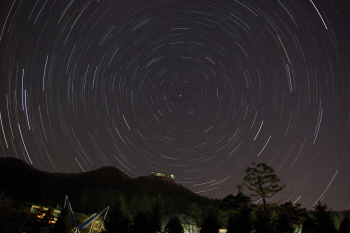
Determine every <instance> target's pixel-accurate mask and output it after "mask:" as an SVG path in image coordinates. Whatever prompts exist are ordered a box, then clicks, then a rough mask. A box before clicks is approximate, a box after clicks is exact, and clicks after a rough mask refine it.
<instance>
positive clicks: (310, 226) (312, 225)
mask: <svg viewBox="0 0 350 233" xmlns="http://www.w3.org/2000/svg"><path fill="white" fill-rule="evenodd" d="M301 233H317V223H316V221H315V219H314V218H313V217H311V216H309V217H308V218H306V220H305V222H304V224H303V228H302V231H301Z"/></svg>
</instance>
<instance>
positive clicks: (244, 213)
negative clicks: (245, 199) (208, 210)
mask: <svg viewBox="0 0 350 233" xmlns="http://www.w3.org/2000/svg"><path fill="white" fill-rule="evenodd" d="M251 212H252V211H251V209H250V208H249V207H248V206H246V207H243V208H241V209H240V211H239V212H236V213H231V214H230V216H229V218H228V226H227V233H250V232H251V231H252V217H251Z"/></svg>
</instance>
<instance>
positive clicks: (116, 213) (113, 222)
mask: <svg viewBox="0 0 350 233" xmlns="http://www.w3.org/2000/svg"><path fill="white" fill-rule="evenodd" d="M104 224H105V229H106V230H107V231H108V232H111V233H127V232H129V226H130V220H129V217H128V214H127V211H126V207H125V202H124V198H123V196H119V198H118V201H117V202H116V203H115V204H114V205H113V206H112V207H111V208H110V211H109V213H108V215H107V220H106V221H105V223H104Z"/></svg>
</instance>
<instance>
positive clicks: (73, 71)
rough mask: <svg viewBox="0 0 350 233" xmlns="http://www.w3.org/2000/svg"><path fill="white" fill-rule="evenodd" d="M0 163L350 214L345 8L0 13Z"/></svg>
mask: <svg viewBox="0 0 350 233" xmlns="http://www.w3.org/2000/svg"><path fill="white" fill-rule="evenodd" d="M1 4H2V6H1V8H0V9H1V13H0V15H1V18H0V27H1V28H0V29H1V34H0V55H1V56H0V59H1V63H0V65H1V68H0V69H1V80H0V88H1V89H0V114H1V129H2V136H1V139H0V143H1V144H0V145H1V156H2V157H16V158H19V159H22V160H24V161H26V162H28V163H30V164H32V165H33V166H35V167H37V168H39V169H41V170H44V171H51V172H85V171H89V170H93V169H97V168H99V167H102V166H115V167H118V168H119V169H121V170H122V171H124V172H125V173H126V174H128V175H130V176H131V177H137V176H141V175H142V176H145V175H148V174H149V173H150V172H151V171H164V172H168V173H173V174H175V175H176V182H177V183H179V184H182V185H183V186H185V187H187V188H189V189H191V190H192V191H194V192H196V193H198V194H200V195H205V196H208V197H212V198H223V197H225V196H226V195H228V194H231V193H236V185H237V184H239V183H241V181H242V178H243V176H244V169H245V168H246V167H247V166H250V164H251V162H258V163H259V162H265V163H267V164H269V165H270V166H272V167H274V168H275V169H276V172H277V174H278V175H279V176H280V178H281V180H282V181H283V183H284V184H286V185H287V189H286V190H285V191H284V192H283V193H281V194H279V195H277V196H275V197H274V198H272V199H270V200H268V201H269V202H278V201H287V200H290V201H292V202H295V201H297V202H300V203H301V204H303V205H304V206H305V207H307V208H311V207H312V205H313V204H314V203H315V202H317V201H318V200H322V201H324V202H326V203H327V204H328V205H329V206H330V207H332V208H333V209H335V210H342V209H346V208H350V200H348V198H347V197H348V196H349V194H350V187H349V185H348V182H346V181H347V180H348V179H349V177H350V174H349V171H348V167H349V166H350V159H349V156H350V148H349V145H348V144H349V142H350V129H349V120H350V73H349V71H350V70H349V65H350V64H349V62H350V61H349V52H350V50H349V45H348V39H349V34H348V31H349V22H350V21H349V20H350V18H349V15H350V12H349V10H350V7H349V3H347V2H346V1H322V2H320V1H311V0H310V1H282V0H279V1H244V0H236V1H233V0H232V1H205V0H204V1H130V0H128V1H112V0H91V1H78V0H71V1H48V0H46V1H39V0H38V1H27V0H22V1H20V0H12V1H2V3H1Z"/></svg>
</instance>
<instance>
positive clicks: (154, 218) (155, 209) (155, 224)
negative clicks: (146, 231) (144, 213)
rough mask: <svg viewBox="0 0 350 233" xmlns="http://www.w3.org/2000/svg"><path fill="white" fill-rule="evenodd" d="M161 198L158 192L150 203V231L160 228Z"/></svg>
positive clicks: (158, 230) (161, 214)
mask: <svg viewBox="0 0 350 233" xmlns="http://www.w3.org/2000/svg"><path fill="white" fill-rule="evenodd" d="M163 206H164V204H163V199H162V197H161V195H160V194H159V195H158V196H157V197H156V198H155V199H154V200H153V203H152V205H151V213H150V214H151V216H150V232H152V233H156V232H160V231H161V230H162V218H163Z"/></svg>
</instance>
